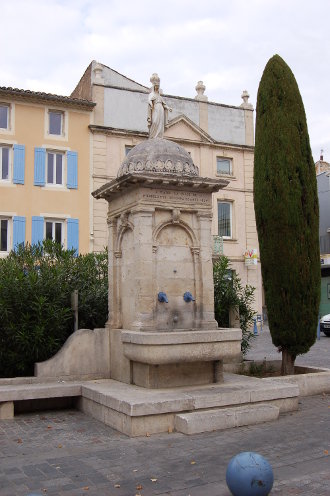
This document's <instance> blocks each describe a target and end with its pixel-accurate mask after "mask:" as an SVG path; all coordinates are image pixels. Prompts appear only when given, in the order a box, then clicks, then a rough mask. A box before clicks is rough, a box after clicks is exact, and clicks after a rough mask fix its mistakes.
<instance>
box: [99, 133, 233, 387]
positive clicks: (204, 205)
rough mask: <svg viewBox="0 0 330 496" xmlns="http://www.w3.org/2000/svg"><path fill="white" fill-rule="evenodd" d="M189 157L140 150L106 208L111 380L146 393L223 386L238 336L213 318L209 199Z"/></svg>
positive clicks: (159, 141)
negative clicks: (224, 368) (145, 389)
mask: <svg viewBox="0 0 330 496" xmlns="http://www.w3.org/2000/svg"><path fill="white" fill-rule="evenodd" d="M227 184H228V181H225V180H218V179H217V180H215V179H208V178H203V177H200V176H199V174H198V168H197V167H196V166H195V165H194V163H193V161H192V159H191V157H190V155H189V153H188V152H186V150H185V149H184V148H183V147H182V146H180V145H178V144H176V143H173V142H171V141H168V140H165V139H163V138H159V137H156V138H151V139H148V140H147V141H145V142H143V143H140V144H139V145H137V146H136V147H135V148H133V149H132V150H131V151H130V152H129V154H128V155H127V157H126V159H125V160H124V162H123V163H122V165H121V166H120V168H119V171H118V177H117V179H115V180H113V181H111V182H110V183H107V184H106V185H104V186H103V187H101V188H100V189H99V190H97V191H96V192H95V193H94V196H95V198H102V199H105V200H107V201H108V204H109V205H108V226H109V281H110V282H109V309H110V312H109V321H108V326H109V329H110V350H111V357H110V363H111V377H112V378H113V379H116V380H118V381H122V382H125V383H128V384H135V385H138V386H143V387H148V388H159V387H170V386H183V385H189V386H192V385H197V384H210V383H214V382H221V381H222V364H223V360H224V359H225V360H227V361H228V360H236V361H239V360H240V357H241V352H240V344H241V338H242V334H241V330H240V329H238V328H235V329H219V328H218V325H217V322H216V321H215V319H214V295H213V273H212V236H211V220H212V193H213V192H215V191H218V190H219V189H221V188H223V187H225V186H226V185H227Z"/></svg>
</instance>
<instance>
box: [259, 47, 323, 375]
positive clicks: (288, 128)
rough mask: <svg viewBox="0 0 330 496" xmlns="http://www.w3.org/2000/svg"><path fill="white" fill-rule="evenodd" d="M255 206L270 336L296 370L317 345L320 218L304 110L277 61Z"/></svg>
mask: <svg viewBox="0 0 330 496" xmlns="http://www.w3.org/2000/svg"><path fill="white" fill-rule="evenodd" d="M254 205H255V213H256V221H257V230H258V236H259V244H260V258H261V269H262V277H263V283H264V289H265V300H266V305H267V311H268V319H269V327H270V332H271V335H272V340H273V343H274V345H275V346H277V347H278V348H279V349H280V350H281V351H282V352H283V353H284V355H285V356H286V357H287V358H288V359H289V361H291V364H292V367H293V364H294V360H295V358H296V356H297V355H299V354H302V353H306V352H307V351H308V350H309V348H310V347H311V346H312V344H313V343H314V342H315V338H316V328H317V318H318V308H319V299H320V257H319V240H318V226H319V213H318V197H317V186H316V178H315V168H314V163H313V157H312V154H311V149H310V143H309V136H308V130H307V123H306V116H305V110H304V106H303V102H302V99H301V96H300V92H299V89H298V85H297V83H296V80H295V78H294V75H293V73H292V72H291V70H290V68H289V67H288V65H287V64H286V63H285V62H284V60H283V59H282V58H281V57H279V56H278V55H275V56H274V57H272V58H271V59H270V60H269V61H268V63H267V65H266V67H265V70H264V73H263V75H262V78H261V81H260V85H259V90H258V98H257V117H256V145H255V162H254ZM283 353H282V359H283V357H284V355H283ZM282 371H283V368H282Z"/></svg>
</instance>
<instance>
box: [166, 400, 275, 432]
mask: <svg viewBox="0 0 330 496" xmlns="http://www.w3.org/2000/svg"><path fill="white" fill-rule="evenodd" d="M279 414H280V409H279V408H278V407H277V406H275V405H267V404H266V403H260V404H259V403H258V404H255V405H244V406H238V407H231V408H214V409H212V410H204V411H202V412H191V413H183V414H179V415H176V416H175V420H174V425H175V429H176V430H177V431H178V432H182V433H183V434H199V433H201V432H209V431H216V430H224V429H230V428H232V427H242V426H244V425H255V424H260V423H262V422H269V421H271V420H277V419H278V416H279Z"/></svg>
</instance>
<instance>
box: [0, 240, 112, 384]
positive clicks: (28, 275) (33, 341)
mask: <svg viewBox="0 0 330 496" xmlns="http://www.w3.org/2000/svg"><path fill="white" fill-rule="evenodd" d="M75 289H77V290H78V301H79V328H87V329H94V328H97V327H104V324H105V322H106V320H107V314H108V261H107V253H106V251H104V252H103V253H99V254H95V253H89V254H86V255H79V256H75V252H74V250H65V249H63V247H61V245H59V244H56V243H54V242H52V241H45V242H43V243H42V244H39V245H33V246H31V245H29V244H27V245H26V246H24V247H23V246H20V247H19V248H18V249H17V251H12V252H11V253H10V254H9V256H8V257H7V258H5V259H0V377H14V376H22V375H33V368H34V363H35V362H40V361H43V360H47V359H48V358H50V357H51V356H52V355H54V354H55V353H56V352H57V351H58V350H59V349H60V348H61V346H62V345H63V343H64V342H65V341H66V339H67V338H68V337H69V335H70V334H72V332H73V325H74V323H73V322H74V316H73V311H72V309H71V294H72V292H73V290H75Z"/></svg>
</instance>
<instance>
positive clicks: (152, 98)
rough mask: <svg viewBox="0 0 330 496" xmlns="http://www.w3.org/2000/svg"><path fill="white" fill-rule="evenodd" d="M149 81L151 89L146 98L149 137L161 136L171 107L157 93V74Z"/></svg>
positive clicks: (158, 81)
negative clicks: (147, 98)
mask: <svg viewBox="0 0 330 496" xmlns="http://www.w3.org/2000/svg"><path fill="white" fill-rule="evenodd" d="M150 82H151V83H152V90H151V93H150V95H149V100H148V119H147V120H148V127H149V138H163V136H164V130H165V124H166V123H167V114H168V111H170V112H172V109H171V108H170V107H168V106H167V105H166V103H165V101H164V99H163V98H162V97H161V96H160V94H159V84H160V79H159V76H158V74H156V73H154V74H153V75H152V76H151V78H150Z"/></svg>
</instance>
